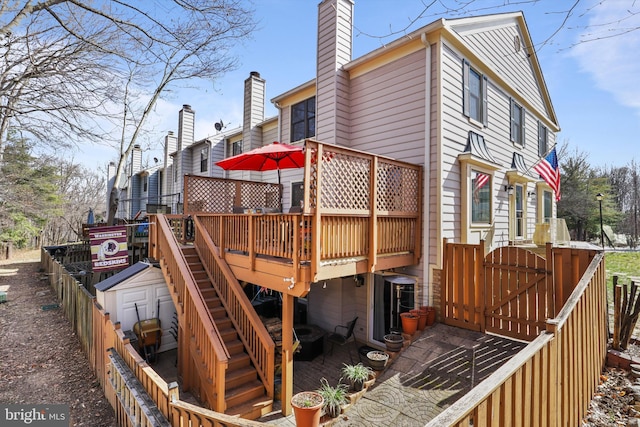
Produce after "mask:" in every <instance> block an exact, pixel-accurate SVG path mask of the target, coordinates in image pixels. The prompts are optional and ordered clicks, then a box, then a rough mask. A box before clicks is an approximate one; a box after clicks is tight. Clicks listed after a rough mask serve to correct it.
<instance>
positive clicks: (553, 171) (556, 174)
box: [533, 147, 560, 201]
mask: <svg viewBox="0 0 640 427" xmlns="http://www.w3.org/2000/svg"><path fill="white" fill-rule="evenodd" d="M533 169H534V170H535V171H536V172H538V173H539V174H540V176H541V177H542V179H544V180H545V182H546V183H547V184H549V187H551V189H552V190H553V191H555V193H556V201H558V200H560V169H559V168H558V156H557V155H556V149H555V147H554V148H553V150H551V152H550V153H549V154H547V157H545V158H544V159H542V160H540V162H539V163H538V164H537V165H535V166H534V167H533Z"/></svg>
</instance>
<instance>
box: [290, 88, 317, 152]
mask: <svg viewBox="0 0 640 427" xmlns="http://www.w3.org/2000/svg"><path fill="white" fill-rule="evenodd" d="M313 136H316V97H315V96H314V97H311V98H309V99H306V100H304V101H302V102H298V103H297V104H294V105H293V106H292V107H291V142H294V141H299V140H301V139H305V138H311V137H313Z"/></svg>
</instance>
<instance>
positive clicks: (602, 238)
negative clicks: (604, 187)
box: [596, 193, 604, 251]
mask: <svg viewBox="0 0 640 427" xmlns="http://www.w3.org/2000/svg"><path fill="white" fill-rule="evenodd" d="M603 197H604V195H603V194H602V193H598V194H596V200H597V201H598V203H599V204H600V245H601V246H602V250H603V251H604V227H603V226H602V199H603Z"/></svg>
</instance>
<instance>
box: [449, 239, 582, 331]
mask: <svg viewBox="0 0 640 427" xmlns="http://www.w3.org/2000/svg"><path fill="white" fill-rule="evenodd" d="M545 255H546V258H545V257H542V256H540V255H536V254H535V253H534V252H531V251H529V250H526V249H523V248H519V247H515V246H504V247H501V248H498V249H495V250H494V251H493V252H491V253H489V254H488V255H486V256H485V254H484V242H480V244H476V245H469V244H460V243H449V242H446V240H445V244H444V260H443V271H442V295H441V299H442V305H441V308H442V318H443V322H444V323H446V324H448V325H452V326H456V327H461V328H466V329H471V330H475V331H480V332H493V333H496V334H500V335H504V336H508V337H512V338H516V339H521V340H526V341H531V340H533V339H534V338H535V337H537V336H538V335H539V333H540V332H541V331H542V330H544V329H545V323H544V322H545V320H546V319H547V318H549V317H554V316H555V314H556V313H555V302H556V301H555V299H556V298H555V296H554V286H553V272H552V269H551V265H552V264H553V262H547V260H552V259H553V256H554V254H553V253H552V249H551V245H547V248H546V254H545ZM567 259H568V258H567ZM561 264H564V263H561ZM576 282H577V281H576Z"/></svg>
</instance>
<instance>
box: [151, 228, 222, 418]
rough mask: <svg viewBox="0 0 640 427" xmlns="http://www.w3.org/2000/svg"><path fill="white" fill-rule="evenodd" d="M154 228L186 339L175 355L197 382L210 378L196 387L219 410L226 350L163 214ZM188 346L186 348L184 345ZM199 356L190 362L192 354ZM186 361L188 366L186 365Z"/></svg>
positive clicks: (163, 266)
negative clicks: (193, 373)
mask: <svg viewBox="0 0 640 427" xmlns="http://www.w3.org/2000/svg"><path fill="white" fill-rule="evenodd" d="M154 222H155V224H154V228H155V230H154V229H151V230H150V236H151V235H152V236H155V238H157V248H156V250H157V255H158V259H159V260H160V266H161V268H162V270H163V273H164V275H165V277H166V278H167V281H168V282H169V286H170V287H171V288H172V292H171V293H172V297H173V298H174V303H175V306H176V309H177V311H178V317H179V318H180V319H179V320H180V325H181V327H182V328H184V330H185V334H186V336H187V337H189V338H188V339H185V341H184V342H183V343H181V344H182V345H181V346H180V351H181V352H184V353H182V357H178V360H179V361H180V363H184V364H185V365H182V369H183V370H184V371H185V372H194V371H195V372H197V375H198V377H199V378H200V379H199V382H200V384H206V383H209V382H211V383H212V384H213V390H211V387H199V388H200V389H201V390H203V391H204V392H205V393H206V396H204V397H205V399H204V400H206V401H207V402H208V404H209V405H211V407H212V408H214V409H215V410H217V411H219V412H224V411H225V409H226V408H225V405H226V404H225V372H226V369H227V367H228V363H229V353H228V351H227V349H226V346H225V345H224V342H223V341H222V339H221V337H220V334H219V332H218V329H217V328H216V325H215V322H214V321H213V319H212V317H211V313H210V312H209V310H207V306H206V303H205V302H204V301H203V300H202V297H201V295H200V293H199V292H198V288H197V285H196V281H195V279H194V278H193V275H192V274H191V271H190V270H189V267H188V266H187V262H186V261H185V259H184V256H183V255H182V251H181V250H180V248H179V246H178V242H177V241H176V239H175V237H174V234H173V230H172V229H171V227H170V225H169V222H168V221H167V219H166V217H165V216H164V215H158V216H156V217H155V221H154ZM187 346H188V348H187ZM189 354H191V356H192V357H196V356H197V358H198V359H200V363H201V366H198V365H199V363H195V362H193V360H192V359H191V357H188V355H189ZM187 364H189V366H187ZM183 379H184V382H185V386H186V387H189V386H191V381H192V380H195V378H191V379H190V378H189V375H184V376H183Z"/></svg>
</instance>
